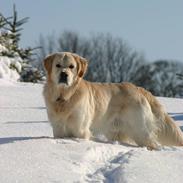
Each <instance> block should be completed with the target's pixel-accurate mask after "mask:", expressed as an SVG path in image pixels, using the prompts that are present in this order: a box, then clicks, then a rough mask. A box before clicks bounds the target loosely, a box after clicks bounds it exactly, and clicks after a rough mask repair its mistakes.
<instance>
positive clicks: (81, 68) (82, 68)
mask: <svg viewBox="0 0 183 183" xmlns="http://www.w3.org/2000/svg"><path fill="white" fill-rule="evenodd" d="M72 56H73V57H74V59H75V60H76V62H77V67H78V76H79V77H81V78H82V77H83V76H84V75H85V73H86V71H87V68H88V61H87V60H86V59H85V58H83V57H81V56H79V55H77V54H72Z"/></svg>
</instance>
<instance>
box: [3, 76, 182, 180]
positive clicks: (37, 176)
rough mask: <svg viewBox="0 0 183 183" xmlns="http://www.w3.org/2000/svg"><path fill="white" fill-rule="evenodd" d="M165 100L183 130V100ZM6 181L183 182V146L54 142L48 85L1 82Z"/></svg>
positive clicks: (4, 177)
mask: <svg viewBox="0 0 183 183" xmlns="http://www.w3.org/2000/svg"><path fill="white" fill-rule="evenodd" d="M159 100H160V101H161V102H162V103H163V104H164V105H165V107H166V108H167V110H168V112H169V113H170V115H172V116H173V118H174V119H175V120H176V122H177V123H178V124H179V125H182V126H183V99H167V98H159ZM0 182H2V183H14V182H18V183H25V182H26V183H51V182H53V183H58V182H59V183H62V182H64V183H72V182H107V183H182V182H183V147H182V148H181V147H179V148H178V147H164V148H162V149H161V150H160V151H148V150H146V148H139V147H132V146H128V145H119V144H118V143H113V144H111V143H107V142H94V141H86V140H82V139H53V138H52V130H51V127H50V125H49V123H48V120H47V114H46V108H45V104H44V101H43V97H42V85H38V84H25V83H12V82H6V81H4V80H0Z"/></svg>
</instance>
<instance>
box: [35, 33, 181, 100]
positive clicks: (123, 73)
mask: <svg viewBox="0 0 183 183" xmlns="http://www.w3.org/2000/svg"><path fill="white" fill-rule="evenodd" d="M38 45H39V46H41V49H40V50H38V53H37V54H38V60H39V62H40V63H41V61H42V60H43V58H44V57H45V56H46V55H47V54H50V53H53V52H57V51H69V52H74V53H77V54H79V55H81V56H83V57H85V58H87V59H88V60H89V68H88V72H87V74H86V76H85V78H86V79H87V80H90V81H94V82H117V83H118V82H124V81H128V82H132V83H134V84H136V85H138V86H141V87H144V88H146V89H148V90H149V91H151V92H152V93H153V94H154V95H156V96H166V97H181V96H183V81H182V78H181V77H180V76H181V73H183V64H181V62H178V61H175V60H156V61H154V62H149V61H147V59H146V58H145V57H144V55H143V54H142V53H140V52H138V51H136V50H134V49H132V48H131V47H130V46H129V45H128V44H127V42H125V41H124V40H123V39H122V38H119V37H114V36H112V35H111V34H103V33H97V34H93V35H91V36H89V37H84V36H81V35H80V34H79V33H77V32H73V31H64V32H62V33H61V34H60V35H59V36H58V37H57V38H56V37H55V36H53V35H49V36H47V37H44V36H40V39H39V43H38Z"/></svg>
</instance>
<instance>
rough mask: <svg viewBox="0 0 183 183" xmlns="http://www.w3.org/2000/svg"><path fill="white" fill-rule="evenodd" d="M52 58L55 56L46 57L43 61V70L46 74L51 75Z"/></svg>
mask: <svg viewBox="0 0 183 183" xmlns="http://www.w3.org/2000/svg"><path fill="white" fill-rule="evenodd" d="M54 57H55V54H51V55H48V56H47V57H46V58H45V59H44V60H43V65H44V68H45V70H46V71H47V73H48V74H50V73H51V69H52V63H53V59H54Z"/></svg>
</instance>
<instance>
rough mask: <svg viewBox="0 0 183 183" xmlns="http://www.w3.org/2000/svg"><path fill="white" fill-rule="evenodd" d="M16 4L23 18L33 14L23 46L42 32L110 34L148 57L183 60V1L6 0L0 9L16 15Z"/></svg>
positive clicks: (33, 40)
mask: <svg viewBox="0 0 183 183" xmlns="http://www.w3.org/2000/svg"><path fill="white" fill-rule="evenodd" d="M13 3H15V4H16V6H17V10H18V13H19V17H26V16H28V17H30V20H29V22H28V23H27V24H26V25H25V26H24V31H23V36H22V42H21V44H22V45H23V46H29V45H34V44H35V42H36V40H38V39H39V35H40V34H41V33H42V34H43V35H48V34H51V33H53V32H54V33H55V34H58V33H59V32H61V31H63V30H73V31H77V32H79V33H80V34H81V35H89V34H90V33H93V32H108V33H111V34H112V35H114V36H118V37H121V38H123V39H124V40H126V41H127V42H128V43H129V45H130V46H131V47H132V48H135V49H136V50H137V51H140V52H143V53H144V54H145V56H146V58H147V59H148V60H156V59H176V60H180V61H183V0H151V1H150V0H133V1H132V0H53V1H52V0H37V1H36V0H0V12H2V13H3V14H4V15H6V16H8V15H10V14H11V13H12V7H13Z"/></svg>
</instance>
